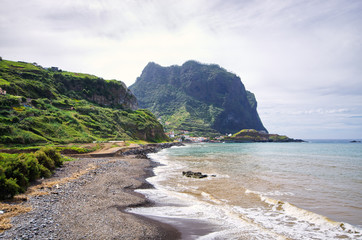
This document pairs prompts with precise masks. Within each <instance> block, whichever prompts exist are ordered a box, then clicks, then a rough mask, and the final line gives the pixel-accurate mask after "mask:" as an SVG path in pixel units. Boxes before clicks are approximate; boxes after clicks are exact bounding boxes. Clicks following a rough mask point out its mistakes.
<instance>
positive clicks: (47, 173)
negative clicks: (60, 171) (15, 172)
mask: <svg viewBox="0 0 362 240" xmlns="http://www.w3.org/2000/svg"><path fill="white" fill-rule="evenodd" d="M39 171H40V177H44V178H48V177H51V176H52V172H51V171H50V170H49V169H48V168H46V167H44V166H43V165H41V164H39Z"/></svg>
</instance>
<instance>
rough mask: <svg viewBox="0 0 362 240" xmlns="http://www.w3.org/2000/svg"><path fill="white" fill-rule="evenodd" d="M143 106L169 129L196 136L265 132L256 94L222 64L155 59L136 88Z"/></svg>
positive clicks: (134, 87)
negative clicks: (168, 63) (245, 130)
mask: <svg viewBox="0 0 362 240" xmlns="http://www.w3.org/2000/svg"><path fill="white" fill-rule="evenodd" d="M130 89H131V90H132V91H133V93H134V94H135V95H136V97H137V99H138V102H139V106H140V107H142V108H147V109H149V110H151V111H152V112H153V113H154V114H155V115H156V116H157V117H158V118H159V120H160V121H161V123H162V124H163V126H164V128H165V129H166V130H167V131H170V130H174V131H182V130H184V131H189V132H191V135H194V136H216V135H220V134H225V133H234V132H237V131H238V130H239V129H241V128H255V129H258V130H265V131H266V129H265V128H264V126H263V124H262V123H261V121H260V119H259V116H258V114H257V111H256V107H257V103H256V100H255V96H254V94H252V93H250V92H248V91H246V90H245V87H244V85H243V84H242V82H241V80H240V78H239V77H238V76H236V75H235V74H233V73H230V72H228V71H226V70H225V69H223V68H221V67H220V66H218V65H215V64H211V65H205V64H200V63H198V62H195V61H188V62H186V63H184V64H183V65H182V66H170V67H161V66H160V65H157V64H155V63H149V64H148V65H147V66H146V67H145V69H144V70H143V72H142V74H141V76H140V77H139V78H138V79H137V81H136V82H135V83H134V84H133V85H132V86H130Z"/></svg>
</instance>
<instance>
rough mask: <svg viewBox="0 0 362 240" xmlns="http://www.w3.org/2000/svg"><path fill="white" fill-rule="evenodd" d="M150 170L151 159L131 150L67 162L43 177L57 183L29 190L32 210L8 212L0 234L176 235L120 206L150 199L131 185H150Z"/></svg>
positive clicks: (46, 236) (21, 236) (10, 236)
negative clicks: (6, 224)
mask: <svg viewBox="0 0 362 240" xmlns="http://www.w3.org/2000/svg"><path fill="white" fill-rule="evenodd" d="M150 174H152V163H151V161H150V160H148V159H144V158H136V157H135V156H134V155H132V156H124V157H104V158H80V159H79V160H78V161H73V162H67V163H65V164H64V166H63V167H61V168H59V169H58V170H57V171H56V173H55V174H54V176H53V177H51V178H50V179H46V180H43V183H46V182H50V181H57V180H60V181H59V184H55V185H54V186H53V187H51V188H44V189H42V191H43V192H44V193H46V194H43V195H41V194H38V195H34V196H28V201H26V202H24V203H23V205H25V206H31V207H32V210H31V211H30V212H28V213H25V214H20V215H18V216H16V217H14V218H12V221H11V224H12V225H13V227H12V228H11V229H9V230H6V231H5V232H3V233H0V239H178V238H180V233H179V232H178V231H177V230H176V229H174V228H173V227H171V226H169V225H166V224H162V223H159V222H157V221H153V220H150V219H147V218H144V217H141V216H137V215H132V214H129V213H125V212H124V211H123V210H124V209H125V208H127V207H135V206H145V205H152V203H150V202H148V201H147V199H145V198H144V197H143V196H142V195H140V194H137V193H135V192H134V191H133V190H134V189H137V188H145V187H151V186H148V185H147V183H146V182H145V178H146V177H148V176H149V175H150ZM72 176H73V177H72ZM74 176H76V177H75V178H74ZM73 178H74V179H73ZM64 179H69V180H67V181H65V182H64V181H63V182H62V181H61V180H64Z"/></svg>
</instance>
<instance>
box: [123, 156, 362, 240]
mask: <svg viewBox="0 0 362 240" xmlns="http://www.w3.org/2000/svg"><path fill="white" fill-rule="evenodd" d="M149 156H150V157H151V159H152V160H153V161H155V162H158V163H160V164H162V165H161V166H158V167H156V168H155V169H154V172H155V176H153V177H151V178H148V179H147V180H148V181H149V182H150V183H151V184H153V185H154V186H155V188H156V189H142V190H137V191H138V192H140V193H142V194H144V195H146V197H147V198H149V199H150V200H152V201H154V202H155V203H156V205H155V207H149V208H143V207H142V208H132V209H129V210H128V211H130V212H133V213H137V214H141V215H145V216H150V217H152V216H154V217H158V218H161V219H162V218H163V219H165V221H166V222H167V219H179V220H180V221H182V219H188V220H190V219H191V220H195V221H205V220H207V221H208V222H209V223H210V224H212V225H215V226H217V228H215V232H212V233H209V234H207V235H205V236H199V239H338V238H348V239H362V235H361V229H358V228H356V227H354V226H352V225H350V224H346V223H339V222H334V221H331V220H330V219H328V218H326V217H324V216H321V215H318V214H316V213H313V212H310V211H307V210H304V209H301V208H298V207H296V206H294V205H292V204H289V203H287V202H283V201H280V200H278V199H274V198H271V197H269V196H273V197H274V196H293V195H294V194H293V193H290V192H280V191H273V192H265V193H263V192H258V191H252V190H250V189H247V190H246V191H245V193H246V194H256V195H257V196H259V197H260V200H261V201H262V202H264V203H267V204H268V205H269V206H268V205H265V204H264V205H265V207H262V205H260V207H255V208H242V207H240V206H232V205H229V204H228V201H227V200H222V199H218V198H215V197H214V196H213V195H212V194H210V193H207V192H202V191H200V190H199V189H198V187H197V186H193V187H190V186H188V184H187V183H188V182H192V181H196V180H193V179H188V178H184V179H183V178H181V179H178V182H177V183H176V184H174V185H170V184H169V185H166V184H163V182H164V181H168V180H169V179H172V178H180V172H181V171H182V170H184V169H185V168H186V169H187V167H188V166H187V165H186V164H187V163H182V162H180V161H171V160H170V159H169V158H168V156H167V151H161V152H159V153H157V154H150V155H149ZM217 177H220V176H219V175H218V176H217ZM222 177H228V176H222ZM210 180H212V178H210V179H205V180H204V181H210ZM186 192H188V193H190V194H187V193H186ZM197 196H199V197H197Z"/></svg>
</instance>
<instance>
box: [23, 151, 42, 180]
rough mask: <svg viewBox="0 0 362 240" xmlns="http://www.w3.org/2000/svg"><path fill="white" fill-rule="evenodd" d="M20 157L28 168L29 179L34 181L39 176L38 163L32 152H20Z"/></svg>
mask: <svg viewBox="0 0 362 240" xmlns="http://www.w3.org/2000/svg"><path fill="white" fill-rule="evenodd" d="M20 158H22V159H23V161H24V162H25V164H26V166H27V168H28V172H29V173H28V178H29V181H35V180H36V179H38V178H40V175H41V172H40V165H39V162H38V160H37V159H36V157H35V156H34V154H33V153H30V154H22V155H21V156H20Z"/></svg>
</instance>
